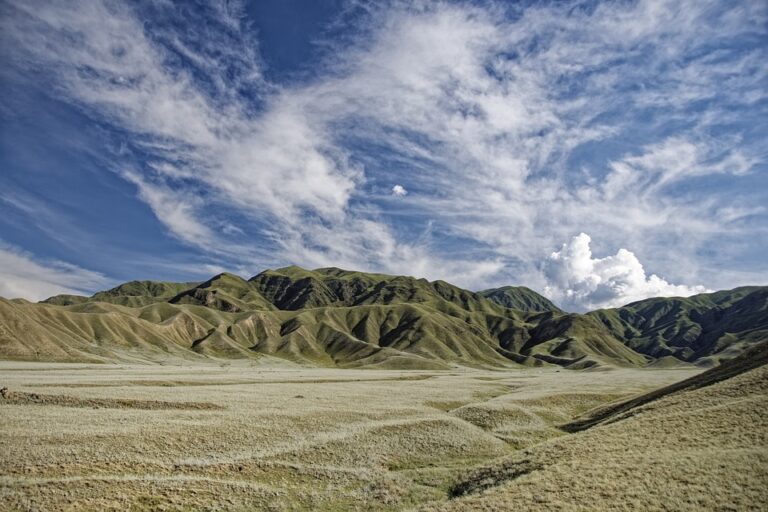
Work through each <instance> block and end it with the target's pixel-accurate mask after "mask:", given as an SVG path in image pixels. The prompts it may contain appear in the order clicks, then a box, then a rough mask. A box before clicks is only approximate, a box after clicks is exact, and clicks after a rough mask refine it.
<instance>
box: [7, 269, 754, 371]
mask: <svg viewBox="0 0 768 512" xmlns="http://www.w3.org/2000/svg"><path fill="white" fill-rule="evenodd" d="M510 306H513V307H510ZM767 338H768V287H741V288H736V289H734V290H724V291H719V292H714V293H710V294H700V295H696V296H693V297H688V298H682V297H672V298H652V299H646V300H643V301H637V302H634V303H631V304H628V305H626V306H622V307H620V308H612V309H603V310H597V311H592V312H588V313H585V314H578V313H566V312H564V311H562V310H560V309H559V308H557V306H555V305H554V304H553V303H552V302H551V301H549V300H548V299H546V298H545V297H543V296H541V295H539V294H538V293H536V292H534V291H533V290H530V289H529V288H525V287H510V286H505V287H501V288H494V289H489V290H483V291H481V292H472V291H469V290H464V289H462V288H459V287H457V286H454V285H452V284H450V283H448V282H446V281H428V280H426V279H420V278H415V277H410V276H393V275H385V274H372V273H365V272H356V271H348V270H343V269H339V268H334V267H326V268H320V269H315V270H306V269H303V268H300V267H295V266H291V267H283V268H279V269H269V270H265V271H263V272H261V273H259V274H257V275H255V276H253V277H251V278H250V279H247V280H246V279H243V278H242V277H240V276H237V275H234V274H230V273H222V274H218V275H216V276H214V277H212V278H211V279H208V280H207V281H203V282H190V283H171V282H162V281H130V282H127V283H123V284H121V285H119V286H116V287H114V288H112V289H110V290H106V291H103V292H97V293H95V294H93V295H92V296H91V297H83V296H72V295H59V296H54V297H51V298H48V299H46V300H44V301H41V302H40V303H37V304H33V303H28V302H26V301H9V300H6V299H2V300H0V357H2V358H10V359H32V360H60V361H65V360H71V361H102V362H106V361H110V360H146V361H147V362H153V361H155V362H156V361H158V360H163V359H169V358H170V359H173V358H179V359H189V358H191V359H196V358H201V357H208V358H211V357H212V358H221V359H227V358H246V359H247V358H252V359H258V358H261V357H279V358H282V359H288V360H290V361H293V362H296V363H299V364H309V365H320V366H337V367H371V368H426V369H438V368H450V367H453V366H456V365H460V366H476V367H488V368H511V367H515V366H519V365H527V366H530V365H557V366H562V367H565V368H572V369H583V368H591V367H597V366H638V367H640V366H648V365H650V366H657V367H658V366H661V367H663V366H669V365H689V364H697V365H700V366H713V365H715V364H717V363H719V362H720V361H721V360H726V359H730V358H732V357H735V356H737V355H739V354H740V353H742V352H744V351H745V350H747V349H748V348H749V347H750V346H752V345H753V344H754V343H756V342H758V341H760V340H763V339H767Z"/></svg>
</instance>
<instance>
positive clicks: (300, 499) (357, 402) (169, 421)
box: [0, 362, 701, 511]
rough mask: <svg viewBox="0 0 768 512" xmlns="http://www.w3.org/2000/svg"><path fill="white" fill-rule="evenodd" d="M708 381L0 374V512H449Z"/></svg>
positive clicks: (663, 373)
mask: <svg viewBox="0 0 768 512" xmlns="http://www.w3.org/2000/svg"><path fill="white" fill-rule="evenodd" d="M700 371H701V370H698V369H679V368H678V369H659V370H651V369H642V370H641V369H608V370H602V371H569V370H558V369H552V368H547V369H543V368H536V369H531V368H529V369H519V370H506V371H482V370H472V369H466V368H456V369H455V370H451V371H384V370H381V371H379V370H335V369H317V368H306V367H299V366H293V365H290V364H289V363H279V362H277V363H268V364H255V363H253V362H249V363H242V362H241V363H238V362H232V363H223V364H197V365H191V364H190V363H180V364H179V365H178V366H175V365H165V366H159V365H111V364H104V365H89V364H61V363H24V362H0V376H1V377H0V386H4V387H7V389H8V391H7V398H6V399H5V400H2V401H0V432H1V433H2V435H1V436H0V508H2V509H3V510H73V511H74V510H274V511H280V510H328V511H331V510H408V509H413V508H416V507H420V506H424V504H425V503H426V504H429V506H430V507H433V508H437V509H440V508H441V507H443V506H447V505H448V504H449V503H450V500H451V493H452V489H454V486H455V485H456V483H457V482H458V481H460V480H461V478H462V476H463V475H466V474H468V472H471V470H472V469H473V468H476V467H480V466H483V465H487V464H489V463H492V462H493V461H496V460H504V459H505V458H508V457H514V455H515V454H516V453H519V452H520V451H521V450H525V449H527V448H530V447H532V446H535V445H537V444H539V443H542V442H545V441H547V440H552V439H554V438H558V437H562V436H568V435H571V434H566V433H565V432H564V431H563V430H561V429H559V428H557V427H558V425H562V424H564V423H566V422H568V421H570V420H571V419H573V418H574V417H576V416H577V415H579V414H580V413H583V412H585V411H587V410H590V409H592V408H594V407H596V406H599V405H601V404H605V403H609V402H612V401H616V400H618V399H620V398H622V397H628V396H632V395H636V394H638V393H641V392H644V391H648V390H651V389H655V388H658V387H660V386H664V385H667V384H670V383H672V382H676V381H679V380H681V379H684V378H686V377H689V376H691V375H694V374H696V373H698V372H700Z"/></svg>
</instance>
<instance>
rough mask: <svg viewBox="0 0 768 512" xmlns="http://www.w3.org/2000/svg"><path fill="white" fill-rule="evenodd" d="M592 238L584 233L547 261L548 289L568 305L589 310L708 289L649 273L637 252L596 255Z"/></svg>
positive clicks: (625, 251)
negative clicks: (596, 256)
mask: <svg viewBox="0 0 768 512" xmlns="http://www.w3.org/2000/svg"><path fill="white" fill-rule="evenodd" d="M591 241H592V239H591V238H590V237H589V235H587V234H585V233H581V234H579V235H577V236H575V237H573V238H572V239H571V241H570V242H569V243H565V244H563V246H562V248H561V249H560V250H559V251H557V252H553V253H552V254H551V255H550V257H549V258H548V259H547V261H546V262H545V264H544V273H545V275H546V277H547V281H548V286H547V287H546V288H545V293H546V294H547V295H548V296H549V297H551V298H552V299H553V300H554V301H556V302H558V303H560V304H561V305H562V306H563V307H565V308H566V309H575V310H580V311H583V310H590V309H597V308H610V307H618V306H623V305H624V304H628V303H630V302H634V301H637V300H642V299H647V298H649V297H663V296H683V297H687V296H689V295H693V294H696V293H703V292H706V291H708V290H707V289H706V288H704V287H703V286H686V285H675V284H672V283H669V282H667V281H666V280H664V279H662V278H661V277H659V276H657V275H655V274H652V275H650V276H647V275H646V273H645V269H644V268H643V265H642V264H641V263H640V260H638V259H637V256H635V255H634V253H632V252H631V251H628V250H627V249H619V251H618V252H617V253H616V254H615V255H613V256H606V257H605V258H593V257H592V251H591V250H590V248H589V244H590V242H591Z"/></svg>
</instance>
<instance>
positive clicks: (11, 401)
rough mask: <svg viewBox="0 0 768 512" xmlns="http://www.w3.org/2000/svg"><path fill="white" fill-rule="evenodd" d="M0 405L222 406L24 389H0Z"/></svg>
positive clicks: (97, 406) (109, 406) (201, 407)
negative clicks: (43, 392)
mask: <svg viewBox="0 0 768 512" xmlns="http://www.w3.org/2000/svg"><path fill="white" fill-rule="evenodd" d="M0 396H1V397H2V398H0V405H58V406H61V407H89V408H92V409H100V408H104V409H147V410H154V409H175V410H178V409H183V410H221V409H224V407H222V406H220V405H216V404H211V403H206V402H162V401H159V400H132V399H128V398H77V397H74V396H67V395H41V394H38V393H26V392H24V391H9V390H8V388H3V389H2V390H0Z"/></svg>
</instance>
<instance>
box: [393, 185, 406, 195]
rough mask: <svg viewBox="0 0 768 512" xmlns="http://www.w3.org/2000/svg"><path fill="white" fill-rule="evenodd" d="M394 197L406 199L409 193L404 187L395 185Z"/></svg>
mask: <svg viewBox="0 0 768 512" xmlns="http://www.w3.org/2000/svg"><path fill="white" fill-rule="evenodd" d="M392 195H393V196H396V197H404V196H407V195H408V191H407V190H405V187H404V186H402V185H395V186H394V187H392Z"/></svg>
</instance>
